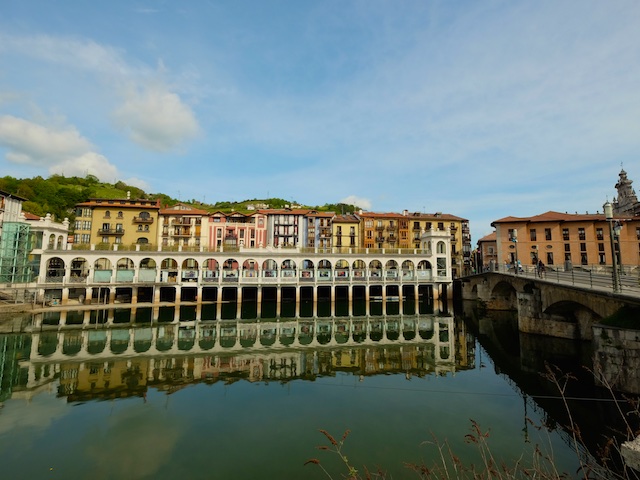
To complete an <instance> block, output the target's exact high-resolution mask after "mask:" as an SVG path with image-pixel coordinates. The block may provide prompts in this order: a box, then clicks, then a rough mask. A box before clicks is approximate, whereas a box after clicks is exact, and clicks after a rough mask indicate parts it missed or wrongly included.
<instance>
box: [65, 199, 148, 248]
mask: <svg viewBox="0 0 640 480" xmlns="http://www.w3.org/2000/svg"><path fill="white" fill-rule="evenodd" d="M159 211H160V202H159V201H157V200H131V199H130V198H126V199H114V198H92V199H90V200H89V201H88V202H83V203H79V204H77V205H76V222H75V228H74V235H73V243H74V244H82V245H96V246H98V245H99V246H100V247H99V248H105V247H106V248H108V247H109V245H123V246H124V247H131V246H132V245H147V244H155V243H156V242H157V239H158V238H160V232H159V231H158V223H159Z"/></svg>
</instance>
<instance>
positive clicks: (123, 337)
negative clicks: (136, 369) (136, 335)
mask: <svg viewBox="0 0 640 480" xmlns="http://www.w3.org/2000/svg"><path fill="white" fill-rule="evenodd" d="M128 347H129V330H111V353H114V354H116V355H118V354H120V353H124V352H125V351H126V350H127V348H128Z"/></svg>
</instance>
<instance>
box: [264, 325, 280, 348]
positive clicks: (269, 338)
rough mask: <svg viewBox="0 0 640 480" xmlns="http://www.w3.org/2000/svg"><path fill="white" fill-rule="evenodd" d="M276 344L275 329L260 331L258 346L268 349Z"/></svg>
mask: <svg viewBox="0 0 640 480" xmlns="http://www.w3.org/2000/svg"><path fill="white" fill-rule="evenodd" d="M275 342H276V329H275V328H263V329H262V330H261V331H260V344H261V345H264V346H265V347H270V346H271V345H273V344H274V343H275Z"/></svg>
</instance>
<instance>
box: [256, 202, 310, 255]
mask: <svg viewBox="0 0 640 480" xmlns="http://www.w3.org/2000/svg"><path fill="white" fill-rule="evenodd" d="M309 212H310V210H304V209H295V210H292V209H290V208H282V209H271V210H260V211H258V213H260V214H262V215H265V216H266V218H267V235H268V237H267V245H271V246H274V247H297V246H298V245H304V237H305V235H304V232H305V225H304V218H305V216H306V215H307V214H308V213H309Z"/></svg>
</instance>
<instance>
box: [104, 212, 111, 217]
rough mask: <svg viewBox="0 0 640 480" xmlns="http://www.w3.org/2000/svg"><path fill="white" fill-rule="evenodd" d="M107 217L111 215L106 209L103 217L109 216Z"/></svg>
mask: <svg viewBox="0 0 640 480" xmlns="http://www.w3.org/2000/svg"><path fill="white" fill-rule="evenodd" d="M109 217H111V212H110V211H109V210H107V211H106V212H104V218H109Z"/></svg>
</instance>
